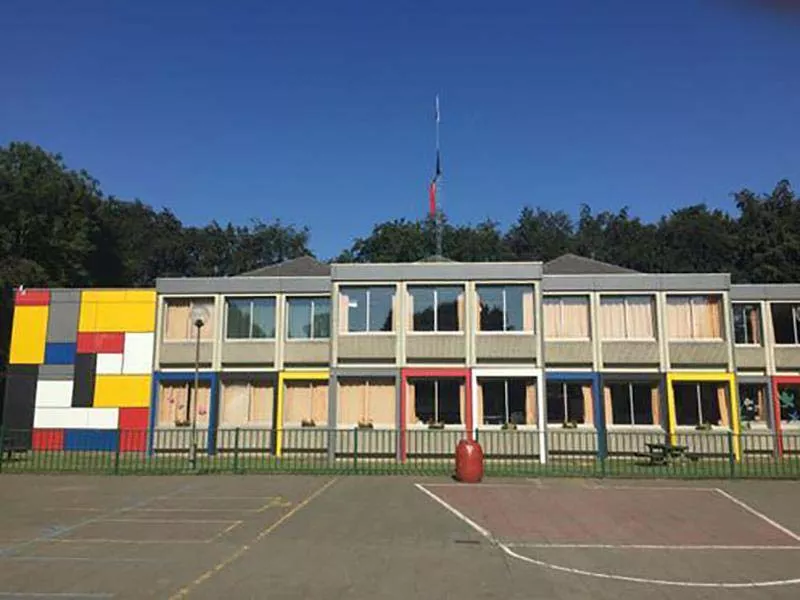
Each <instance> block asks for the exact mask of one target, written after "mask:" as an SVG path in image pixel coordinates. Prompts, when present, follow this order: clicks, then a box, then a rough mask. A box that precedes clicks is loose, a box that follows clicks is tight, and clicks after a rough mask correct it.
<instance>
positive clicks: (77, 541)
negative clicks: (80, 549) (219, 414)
mask: <svg viewBox="0 0 800 600" xmlns="http://www.w3.org/2000/svg"><path fill="white" fill-rule="evenodd" d="M213 541H214V538H209V539H207V540H118V539H109V538H85V539H80V538H77V539H72V540H64V539H60V538H53V539H52V540H45V541H43V542H42V543H43V544H49V543H51V542H54V543H57V544H209V543H211V542H213Z"/></svg>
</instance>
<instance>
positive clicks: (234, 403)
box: [220, 381, 275, 427]
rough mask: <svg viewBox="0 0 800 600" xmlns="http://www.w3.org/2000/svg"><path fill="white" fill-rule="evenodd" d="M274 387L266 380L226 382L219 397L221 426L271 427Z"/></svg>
mask: <svg viewBox="0 0 800 600" xmlns="http://www.w3.org/2000/svg"><path fill="white" fill-rule="evenodd" d="M274 406H275V387H274V386H273V385H272V383H269V382H266V381H250V382H248V381H236V382H226V383H224V384H223V386H222V395H221V398H220V426H221V427H247V426H251V427H255V426H258V427H271V426H272V414H273V409H274Z"/></svg>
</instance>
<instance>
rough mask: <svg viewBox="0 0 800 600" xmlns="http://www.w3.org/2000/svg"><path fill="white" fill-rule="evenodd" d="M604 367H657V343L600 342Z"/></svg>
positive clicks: (658, 357)
mask: <svg viewBox="0 0 800 600" xmlns="http://www.w3.org/2000/svg"><path fill="white" fill-rule="evenodd" d="M602 344H603V365H604V366H616V365H620V366H634V365H641V366H657V365H658V364H659V362H660V360H659V359H660V356H659V351H658V342H656V341H652V342H621V341H620V342H617V341H614V342H602Z"/></svg>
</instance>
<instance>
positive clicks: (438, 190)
mask: <svg viewBox="0 0 800 600" xmlns="http://www.w3.org/2000/svg"><path fill="white" fill-rule="evenodd" d="M440 121H441V113H440V112H439V94H436V161H437V171H438V168H439V156H440V154H439V145H440V141H441V139H440V136H439V123H440ZM441 181H442V176H441V174H440V173H438V172H437V182H436V196H437V198H436V200H437V202H436V214H435V215H434V219H435V220H434V227H435V228H436V256H437V257H441V256H443V252H444V250H443V249H442V246H443V240H442V225H443V218H442V217H443V214H442V208H441V201H440V200H439V198H441V195H442V192H441V185H442V183H441Z"/></svg>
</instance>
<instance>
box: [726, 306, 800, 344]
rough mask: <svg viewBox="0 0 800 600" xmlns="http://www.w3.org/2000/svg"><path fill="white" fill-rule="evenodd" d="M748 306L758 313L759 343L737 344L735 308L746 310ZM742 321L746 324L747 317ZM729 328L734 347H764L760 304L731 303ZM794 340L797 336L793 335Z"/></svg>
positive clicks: (746, 329) (746, 331) (762, 318)
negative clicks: (731, 331) (731, 330)
mask: <svg viewBox="0 0 800 600" xmlns="http://www.w3.org/2000/svg"><path fill="white" fill-rule="evenodd" d="M748 306H753V307H755V308H756V309H757V312H758V328H759V330H760V331H759V333H760V334H761V340H762V341H761V343H758V342H737V341H736V309H737V308H746V307H748ZM744 321H745V323H747V316H746V315H745V316H744ZM731 327H732V329H733V344H734V345H735V346H745V347H747V348H763V347H764V342H763V340H764V317H763V311H762V310H761V303H760V302H731ZM745 333H749V331H748V328H747V327H745ZM796 333H797V327H796V325H795V334H796ZM795 339H797V336H796V335H795Z"/></svg>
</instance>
